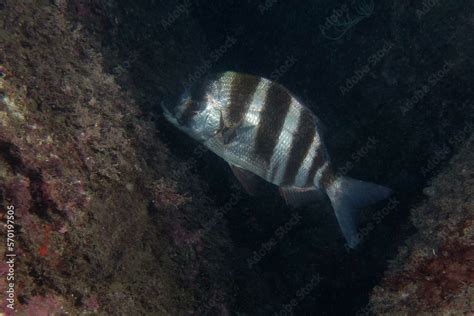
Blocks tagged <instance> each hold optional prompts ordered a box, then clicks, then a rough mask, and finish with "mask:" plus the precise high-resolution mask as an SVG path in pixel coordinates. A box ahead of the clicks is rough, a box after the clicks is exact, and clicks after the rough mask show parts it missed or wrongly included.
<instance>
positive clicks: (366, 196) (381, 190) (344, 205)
mask: <svg viewBox="0 0 474 316" xmlns="http://www.w3.org/2000/svg"><path fill="white" fill-rule="evenodd" d="M326 193H327V195H328V196H329V199H330V200H331V203H332V206H333V209H334V212H335V213H336V218H337V221H338V223H339V227H340V228H341V231H342V233H343V235H344V237H345V239H346V241H347V245H348V246H349V247H350V248H355V247H356V246H357V244H359V242H360V238H359V236H358V233H357V224H358V220H359V217H360V211H361V208H363V207H365V206H368V205H370V204H373V203H376V202H378V201H381V200H384V199H386V198H387V197H388V196H390V195H391V194H392V190H391V189H389V188H387V187H384V186H381V185H378V184H375V183H370V182H365V181H361V180H357V179H352V178H349V177H338V178H335V179H334V180H333V181H332V182H331V183H330V184H329V185H328V186H327V187H326Z"/></svg>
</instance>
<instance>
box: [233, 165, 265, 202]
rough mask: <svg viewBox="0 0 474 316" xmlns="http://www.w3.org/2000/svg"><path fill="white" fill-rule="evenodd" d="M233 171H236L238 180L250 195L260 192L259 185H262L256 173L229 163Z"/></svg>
mask: <svg viewBox="0 0 474 316" xmlns="http://www.w3.org/2000/svg"><path fill="white" fill-rule="evenodd" d="M229 165H230V168H231V169H232V172H233V173H234V175H235V177H236V178H237V180H239V182H240V184H242V186H243V187H244V189H245V191H246V192H247V193H248V194H250V195H256V194H257V193H258V187H259V186H260V184H259V182H260V179H259V177H258V176H257V175H255V174H254V173H252V172H250V171H247V170H245V169H242V168H240V167H237V166H235V165H232V164H229Z"/></svg>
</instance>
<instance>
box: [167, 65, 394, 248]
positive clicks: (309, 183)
mask: <svg viewBox="0 0 474 316" xmlns="http://www.w3.org/2000/svg"><path fill="white" fill-rule="evenodd" d="M163 109H164V114H165V117H166V118H167V119H168V120H169V121H170V122H171V123H172V124H174V125H175V126H177V127H178V128H179V129H181V130H182V131H184V132H185V133H187V134H188V135H190V136H191V137H193V138H195V139H196V140H198V141H199V142H201V143H203V144H204V145H205V146H206V147H208V148H209V149H210V150H211V151H213V152H214V153H216V154H217V155H218V156H220V157H222V158H223V159H224V160H226V161H227V162H228V163H229V164H230V166H231V168H232V171H233V172H234V174H235V175H236V177H237V178H238V179H239V180H240V182H241V183H242V185H243V187H244V188H245V189H246V190H247V191H248V192H249V193H251V194H254V193H255V192H256V191H257V190H258V188H257V187H256V184H255V183H256V182H255V180H256V176H258V177H260V178H262V179H264V180H266V181H268V182H270V183H273V184H275V185H277V186H278V187H279V189H280V193H281V195H282V196H283V197H284V199H285V201H286V203H287V204H288V205H290V206H293V207H298V206H300V205H303V204H307V203H311V202H312V201H314V200H316V199H320V198H321V196H322V195H323V194H322V193H325V194H326V195H327V196H328V197H329V199H330V200H331V203H332V205H333V208H334V211H335V214H336V217H337V219H338V222H339V225H340V227H341V230H342V233H343V235H344V237H345V238H346V241H347V245H348V246H349V247H351V248H353V247H355V246H356V245H357V244H358V242H359V237H358V234H357V227H356V222H357V217H358V216H357V215H358V213H359V212H358V210H359V209H360V208H362V207H364V206H366V205H368V204H371V203H375V202H377V201H379V200H382V199H385V198H386V197H388V196H389V195H390V192H391V191H390V189H388V188H385V187H383V186H379V185H377V184H373V183H368V182H363V181H360V180H355V179H351V178H348V177H338V176H336V174H335V173H334V171H333V168H332V166H331V163H330V160H329V155H328V153H327V150H326V147H325V146H324V143H323V140H322V139H321V131H320V127H319V125H320V123H319V120H318V119H317V117H316V116H315V115H314V114H313V113H312V112H311V111H310V110H309V109H308V108H306V107H305V106H303V105H302V104H301V102H299V101H298V100H297V99H296V98H295V97H294V96H293V95H292V94H291V93H290V92H289V91H288V90H287V89H286V88H285V87H283V86H282V85H280V84H278V83H275V82H273V81H271V80H268V79H265V78H261V77H256V76H253V75H249V74H242V73H236V72H230V71H229V72H224V73H218V74H215V75H212V76H209V77H207V78H206V79H204V80H202V81H201V82H199V83H198V84H195V85H194V86H193V87H191V88H190V89H189V90H188V91H186V92H185V93H184V94H183V96H182V97H181V100H180V101H179V103H178V105H177V106H175V107H173V108H171V109H170V108H168V107H167V106H165V105H163Z"/></svg>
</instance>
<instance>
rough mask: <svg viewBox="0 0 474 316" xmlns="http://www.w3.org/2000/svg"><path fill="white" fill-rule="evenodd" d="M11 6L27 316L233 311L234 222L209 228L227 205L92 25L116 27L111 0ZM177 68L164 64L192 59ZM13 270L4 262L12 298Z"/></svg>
mask: <svg viewBox="0 0 474 316" xmlns="http://www.w3.org/2000/svg"><path fill="white" fill-rule="evenodd" d="M104 3H105V2H104ZM104 7H107V6H105V5H104ZM0 10H1V11H0V29H1V31H0V43H1V49H0V65H1V69H0V72H1V76H0V78H1V79H0V94H1V99H0V206H1V210H2V213H1V214H2V220H4V219H5V212H6V208H7V207H8V206H10V205H13V206H14V207H15V224H16V225H15V238H16V244H15V250H14V251H15V253H16V255H17V257H16V264H15V293H16V304H15V309H16V312H17V314H19V315H27V314H28V315H46V314H51V313H53V312H55V313H58V312H64V313H66V312H67V313H69V314H73V315H75V314H80V313H84V312H98V313H102V314H110V315H139V314H161V315H164V314H174V315H176V314H178V313H184V312H196V311H201V312H202V311H203V310H210V309H217V310H218V311H222V312H224V311H225V310H226V308H227V305H226V304H227V301H228V298H229V295H228V289H229V284H228V283H227V280H228V279H229V278H230V276H229V274H230V272H229V271H230V269H229V268H228V267H227V263H226V262H227V257H228V256H227V253H228V251H229V247H230V243H229V240H228V237H227V234H226V232H225V231H224V230H223V229H221V227H224V225H214V226H213V227H212V229H209V230H207V231H205V233H202V232H200V231H199V229H200V228H202V227H205V226H206V223H208V222H209V221H212V220H213V218H214V217H215V214H216V207H215V206H214V205H213V203H212V202H211V201H209V199H206V198H204V196H205V186H203V184H202V182H201V180H200V179H198V178H197V177H195V176H194V175H193V174H192V172H191V170H189V168H187V169H183V168H182V162H180V161H177V160H176V158H175V157H174V156H173V155H172V154H171V153H170V152H169V150H168V149H167V147H166V146H165V145H164V144H163V143H162V142H161V141H160V140H159V137H158V134H157V128H156V126H155V123H154V122H152V121H151V120H150V118H149V116H147V115H145V114H144V112H143V110H142V109H141V107H140V106H139V105H137V102H136V101H135V100H134V98H133V97H132V96H131V95H130V93H128V92H127V91H124V90H123V89H122V88H121V87H120V86H119V84H118V83H117V80H116V76H115V74H111V73H109V72H108V71H107V70H106V60H105V58H104V57H103V56H102V53H101V52H100V43H99V41H98V39H97V38H94V37H93V36H92V35H90V33H88V32H86V31H85V30H84V29H83V27H82V25H81V23H80V22H78V19H89V20H91V22H94V23H96V24H97V25H100V24H101V23H106V21H105V19H104V18H103V16H102V17H101V15H100V14H98V12H97V11H95V10H98V7H95V6H93V5H92V3H91V2H88V1H67V2H66V1H54V2H53V1H51V2H49V1H33V2H28V3H24V2H22V1H2V2H1V8H0ZM99 13H100V12H99ZM73 20H74V21H73ZM104 21H105V22H104ZM167 36H172V35H171V34H168V35H167ZM155 53H156V54H157V56H156V58H159V57H160V56H159V53H158V52H155ZM184 63H186V61H183V64H184ZM168 67H169V69H165V68H163V69H159V70H155V71H158V72H159V73H162V74H168V75H169V74H170V73H172V72H174V71H176V69H180V68H182V67H185V65H177V64H173V65H169V66H168ZM121 76H122V77H126V76H127V69H123V70H122V72H121ZM159 77H160V78H165V77H166V76H165V75H163V76H159ZM171 79H172V78H170V79H169V80H171ZM180 169H181V170H180ZM219 220H220V219H219ZM5 230H6V228H5V227H4V226H2V228H1V234H2V236H4V234H5V233H6V231H5ZM4 247H5V243H4V242H2V243H1V246H0V249H1V250H2V251H3V250H6V249H4ZM7 270H8V269H7V267H6V266H5V263H3V261H2V266H1V273H2V276H1V279H0V290H1V292H2V293H4V291H5V290H6V286H7V284H6V278H5V274H6V272H7ZM217 296H218V298H216V297H217ZM2 297H3V296H2ZM5 312H7V313H11V312H12V311H11V310H10V309H9V308H5Z"/></svg>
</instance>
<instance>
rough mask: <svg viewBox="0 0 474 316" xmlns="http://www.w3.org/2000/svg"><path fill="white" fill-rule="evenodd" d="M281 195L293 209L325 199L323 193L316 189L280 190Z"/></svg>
mask: <svg viewBox="0 0 474 316" xmlns="http://www.w3.org/2000/svg"><path fill="white" fill-rule="evenodd" d="M280 194H281V196H282V197H283V198H284V199H285V202H286V204H287V205H289V206H291V207H300V206H302V205H306V204H309V203H311V202H314V201H317V200H321V199H322V198H323V194H322V192H321V191H320V190H317V189H315V188H280Z"/></svg>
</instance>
